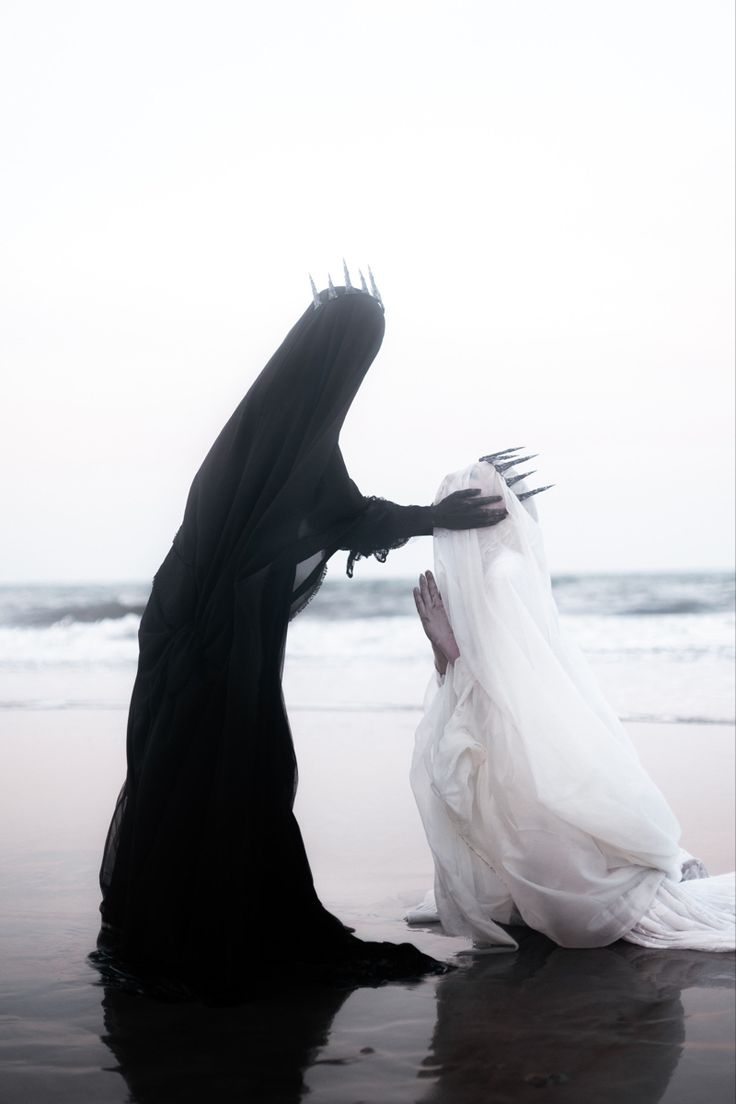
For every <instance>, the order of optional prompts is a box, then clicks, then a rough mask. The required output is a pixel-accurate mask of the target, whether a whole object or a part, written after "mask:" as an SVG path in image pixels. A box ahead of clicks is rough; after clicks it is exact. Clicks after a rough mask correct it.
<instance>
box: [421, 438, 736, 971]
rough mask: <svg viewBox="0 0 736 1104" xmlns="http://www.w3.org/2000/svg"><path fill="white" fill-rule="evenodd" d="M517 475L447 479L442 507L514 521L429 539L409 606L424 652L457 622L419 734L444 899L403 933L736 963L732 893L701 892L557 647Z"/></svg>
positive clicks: (538, 543)
mask: <svg viewBox="0 0 736 1104" xmlns="http://www.w3.org/2000/svg"><path fill="white" fill-rule="evenodd" d="M508 459H509V458H508V457H506V461H507V463H506V464H505V465H504V464H501V463H499V462H498V461H497V462H496V463H497V464H498V468H499V469H504V467H505V469H507V470H506V471H504V472H503V474H502V471H501V470H497V469H496V467H495V466H494V464H493V463H489V462H479V463H478V464H473V465H471V466H470V467H469V468H467V469H466V470H464V471H461V472H457V473H455V474H453V475H449V476H447V478H446V479H445V480H444V482H443V483H442V485H441V487H440V488H439V491H438V495H437V497H438V499H439V498H442V497H444V496H445V495H447V494H450V493H452V492H453V491H457V490H464V489H466V488H470V487H479V488H480V490H481V493H482V494H483V495H492V494H501V495H502V496H503V498H504V501H505V505H506V507H507V510H508V519H507V520H506V521H505V522H503V523H502V524H500V525H497V526H495V527H493V528H490V529H471V530H466V531H464V532H451V531H449V530H442V529H437V530H435V534H434V555H435V574H436V577H437V579H436V583H435V581H434V579H433V578H432V576H431V573H430V574H428V576H423V577H422V582H421V588H420V590H419V591H417V592H415V596H416V597H417V606H418V609H419V611H420V616H421V615H422V608H423V607H424V612H425V614H426V617H425V616H423V617H422V619H423V622H424V624H425V630H427V632H428V635H429V636H430V639H432V634H431V632H430V631H429V628H428V620H429V621H431V622H432V623H433V624H434V625H435V635H437V633H438V632H439V634H440V636H441V635H442V633H441V630H439V629H437V628H436V626H437V625H441V623H442V618H443V617H445V611H446V618H445V625H446V632H449V633H450V636H451V637H452V636H453V634H454V641H455V644H456V646H455V648H454V649H453V648H452V646H451V647H450V648H448V649H447V650H448V651H451V652H452V651H454V655H451V656H449V657H448V658H449V659H450V660H451V661H450V662H449V663H446V664H444V666H445V667H446V671H445V673H444V675H443V676H442V677H441V678H437V677H435V678H433V679H432V683H431V685H430V687H429V689H428V692H427V697H426V701H425V712H424V717H423V720H422V721H421V723H420V725H419V728H418V730H417V735H416V747H415V752H414V758H413V764H412V771H411V781H412V787H413V790H414V794H415V797H416V801H417V804H418V807H419V811H420V814H421V817H422V820H423V822H424V827H425V830H426V833H427V839H428V841H429V845H430V847H431V849H432V853H433V856H434V862H435V889H434V893H433V894H432V893H430V894H428V897H427V899H426V900H425V902H424V904H423V906H420V907H419V908H418V909H417V910H414V911H413V912H412V913H411V914H410V916H409V917H408V918H409V919H411V920H414V921H418V920H425V921H426V920H429V919H432V918H437V919H440V920H441V922H442V924H443V927H444V928H445V930H446V931H447V932H449V933H452V934H465V935H468V936H470V937H472V939H473V940H474V941H475V942H476V943H477V944H483V943H485V944H491V945H496V946H506V947H508V948H509V949H513V948H514V947H515V946H516V943H515V941H514V939H513V938H512V936H511V935H510V934H509V933H508V932H507V931H505V930H504V929H503V928H502V927H500V926H499V924H506V925H512V924H514V923H520V922H522V923H524V924H526V925H528V926H530V927H532V928H535V929H537V930H538V931H541V932H543V933H544V934H546V935H547V936H549V937H550V938H551V939H553V940H555V941H556V942H557V943H558V944H560V945H561V946H563V947H602V946H606V945H607V944H610V943H613V942H614V941H615V940H617V939H620V938H625V939H628V940H631V941H632V942H635V943H639V944H641V945H642V946H646V947H683V948H691V949H702V950H711V951H726V950H733V949H734V946H735V942H734V876H733V874H731V875H722V876H719V877H713V878H710V877H703V875H705V874H706V871H705V868H704V867H703V866H702V864H701V863H700V862H699V861H698V860H694V859H693V858H692V856H690V855H688V854H687V853H685V852H683V851H682V850H681V849H680V845H679V839H680V826H679V824H678V822H677V819H676V818H675V815H674V813H673V812H672V810H671V809H670V807H669V805H668V803H667V801H666V800H665V798H664V796H663V795H662V793H661V792H660V791H659V789H658V788H657V786H656V785H655V783H654V782H653V781H652V779H651V778H650V777H649V775H648V774H647V772H646V771H645V770H644V767H643V766H642V764H641V762H640V761H639V758H638V756H637V753H636V751H635V749H634V747H633V745H632V743H631V740H630V739H629V737H628V735H627V733H626V731H625V730H624V728H623V725H622V724H621V722H620V721H619V719H618V717H617V716H616V715H615V714H614V712H613V711H612V709H611V708H610V706H609V705H608V703H607V702H606V700H605V699H604V697H603V695H602V693H601V691H600V689H599V687H598V685H597V683H596V680H595V678H594V676H593V674H592V672H591V670H590V668H589V667H588V664H587V662H586V660H585V659H584V657H583V656H582V654H581V653H580V651H579V650H578V649H577V647H576V646H575V645H574V644H573V643H572V642H571V641H570V640H568V639H567V638H566V637H565V635H564V633H563V632H562V630H561V628H560V624H559V619H558V613H557V609H556V606H555V602H554V599H553V597H552V589H551V583H550V576H549V572H548V570H547V566H546V562H545V556H544V549H543V543H542V535H541V530H540V527H539V525H538V523H537V518H536V510H535V508H534V504H533V500H532V499H530V498H527V499H526V500H525V501H523V502H522V501H520V498H519V497H517V496H518V495H521V496H522V497H523V493H524V483H523V481H522V480H518V479H517V480H514V478H513V467H511V466H510V464H509V463H508ZM509 477H511V478H509ZM509 484H514V489H513V490H511V487H510V485H509ZM430 584H431V585H430ZM437 586H438V587H439V591H438V590H437ZM440 595H441V596H440ZM443 603H444V604H443ZM429 607H433V608H431V609H430V608H429ZM448 619H449V624H448V623H447V621H448ZM433 643H434V646H435V655H436V656H437V655H438V654H439V655H440V658H441V655H442V649H441V647H440V648H439V649H438V647H437V645H436V642H433Z"/></svg>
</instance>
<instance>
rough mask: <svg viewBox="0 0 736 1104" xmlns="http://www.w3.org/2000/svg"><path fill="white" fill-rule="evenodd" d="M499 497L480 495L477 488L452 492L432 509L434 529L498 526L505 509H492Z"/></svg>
mask: <svg viewBox="0 0 736 1104" xmlns="http://www.w3.org/2000/svg"><path fill="white" fill-rule="evenodd" d="M501 501H502V499H501V495H481V491H480V488H479V487H468V488H467V489H466V490H464V491H454V492H453V494H449V495H447V497H446V498H443V499H442V501H441V502H438V503H437V505H436V506H434V507H433V508H432V514H433V522H434V526H435V528H436V529H482V528H485V527H486V526H488V525H498V523H499V521H503V519H504V518H505V517H506V508H505V507H501V508H498V509H494V508H493V506H492V504H493V503H495V502H501Z"/></svg>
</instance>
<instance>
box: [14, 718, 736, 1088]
mask: <svg viewBox="0 0 736 1104" xmlns="http://www.w3.org/2000/svg"><path fill="white" fill-rule="evenodd" d="M418 717H419V713H418V711H415V710H414V711H412V710H398V711H395V712H391V711H386V710H384V711H380V712H376V713H370V712H369V711H347V710H346V711H339V710H332V711H329V712H327V711H320V710H312V709H305V710H300V709H298V708H294V709H292V711H291V723H292V729H293V734H294V743H295V747H296V750H297V757H298V760H299V769H300V785H299V791H298V797H297V803H296V812H297V817H298V819H299V823H300V825H301V828H302V832H303V835H304V838H305V843H306V846H307V851H308V854H309V856H310V860H311V863H312V868H313V872H314V876H315V882H316V885H317V888H318V892H319V893H320V896H321V897H322V899H323V901H324V902H325V904H326V905H327V906H328V907H329V908H330V909H331V910H332V911H334V912H336V913H337V914H338V915H339V916H340V917H341V919H343V921H344V922H346V923H348V924H350V925H351V926H354V927H355V928H356V931H357V934H358V935H359V936H362V937H363V938H369V939H388V940H392V941H395V942H401V941H411V942H413V943H415V944H416V945H417V946H419V947H420V948H421V949H422V950H424V951H426V952H427V953H431V954H434V955H435V956H437V957H440V958H445V959H448V960H452V961H454V962H455V963H459V964H460V967H461V968H460V969H459V970H458V971H455V972H454V973H453V974H451V975H449V976H448V977H447V978H441V979H439V980H438V979H428V980H426V981H423V982H420V983H417V984H414V985H390V986H385V987H382V988H379V989H376V990H365V989H361V990H356V991H355V992H353V993H348V992H345V991H340V992H324V993H322V994H321V995H320V996H318V995H315V994H312V995H311V996H309V995H307V994H304V993H302V994H290V995H288V997H284V996H283V995H279V994H273V995H272V996H270V997H269V998H268V999H264V1001H261V1002H260V1004H257V1005H252V1006H247V1007H245V1008H240V1009H238V1010H234V1011H232V1012H231V1014H229V1015H226V1014H224V1011H223V1010H218V1011H217V1012H214V1011H212V1010H205V1009H203V1007H202V1006H196V1008H195V1007H193V1006H192V1007H190V1006H186V1007H187V1008H188V1009H189V1010H188V1011H187V1010H186V1008H182V1007H178V1011H177V1010H172V1009H171V1008H166V1007H165V1006H161V1005H159V1004H157V1003H156V1002H151V1001H149V1000H147V999H146V998H142V997H135V996H131V995H130V994H125V993H119V992H115V991H112V990H109V989H108V990H105V989H104V988H102V987H101V986H100V983H99V978H98V977H97V976H96V974H95V972H94V971H93V970H92V969H91V967H90V966H89V964H88V963H87V961H86V955H87V954H88V952H89V951H90V950H91V949H92V948H93V946H94V941H95V937H96V933H97V926H98V913H97V906H98V901H99V894H98V890H97V884H96V874H97V866H98V863H99V858H100V853H101V848H102V842H103V839H104V834H105V832H106V830H107V825H108V820H109V817H110V814H111V811H112V807H113V804H114V801H115V797H116V795H117V792H118V789H119V787H120V784H121V783H122V780H123V774H124V741H125V712H124V711H123V710H101V711H95V710H89V709H87V710H29V709H26V710H5V711H3V712H2V713H1V714H0V772H2V773H3V774H4V775H5V776H12V777H14V778H15V779H16V780H17V784H16V785H15V786H14V787H12V788H10V790H9V792H8V798H7V800H6V801H5V802H4V803H3V806H2V808H0V882H1V885H0V901H1V902H2V905H1V906H0V958H1V959H2V961H3V971H2V980H1V981H0V1017H1V1018H2V1020H1V1022H2V1026H3V1042H2V1043H1V1044H0V1094H1V1095H2V1099H3V1100H4V1101H5V1102H7V1104H16V1102H19V1104H20V1102H21V1101H27V1100H29V1099H32V1100H34V1102H38V1104H46V1101H48V1102H51V1101H59V1100H62V1101H66V1100H69V1101H74V1102H75V1104H78V1102H79V1101H86V1100H89V1101H90V1102H94V1104H107V1102H110V1104H118V1102H120V1104H122V1102H123V1101H124V1100H129V1099H132V1100H136V1101H138V1100H140V1101H156V1102H157V1104H158V1102H160V1101H168V1100H171V1101H177V1102H180V1101H185V1102H186V1101H189V1100H195V1099H197V1100H201V1099H202V1098H203V1096H207V1098H208V1099H211V1100H223V1101H225V1100H230V1099H232V1096H231V1095H229V1094H230V1093H231V1092H232V1091H233V1086H239V1090H238V1091H240V1089H242V1091H243V1093H245V1092H246V1090H247V1091H248V1092H250V1093H251V1094H255V1096H251V1098H254V1099H257V1100H258V1101H259V1104H260V1102H270V1101H274V1102H275V1101H291V1100H293V1101H297V1100H300V1099H301V1096H302V1094H303V1091H304V1090H305V1088H309V1089H310V1092H311V1095H310V1096H309V1099H310V1100H312V1101H313V1102H315V1104H318V1102H321V1101H325V1102H328V1101H334V1102H335V1104H346V1102H350V1101H359V1100H360V1101H365V1102H366V1104H374V1102H375V1104H393V1102H396V1104H404V1102H410V1101H411V1102H414V1101H425V1100H426V1101H432V1102H433V1104H437V1102H444V1101H447V1102H450V1101H452V1102H453V1104H455V1102H456V1104H475V1101H478V1102H479V1104H480V1101H487V1099H488V1096H487V1092H488V1091H489V1087H490V1086H495V1087H496V1089H497V1091H498V1094H499V1095H498V1097H497V1098H498V1099H499V1100H502V1099H514V1100H515V1101H516V1100H519V1101H522V1102H523V1101H525V1100H526V1099H527V1098H528V1099H534V1100H536V1099H539V1096H538V1093H539V1087H540V1086H544V1087H545V1098H546V1099H550V1100H553V1101H557V1100H560V1101H565V1102H566V1104H567V1102H569V1101H577V1100H580V1101H581V1102H582V1101H583V1100H590V1099H596V1100H597V1101H608V1100H609V1099H610V1100H611V1101H613V1100H614V1099H615V1100H621V1099H627V1100H632V1101H639V1100H641V1101H650V1100H651V1101H654V1100H663V1101H666V1102H667V1104H675V1102H676V1101H682V1102H683V1104H685V1102H688V1104H690V1102H691V1101H692V1100H693V1099H696V1098H700V1099H708V1101H709V1102H710V1104H721V1101H723V1102H724V1104H725V1102H726V1101H727V1100H728V1101H729V1102H730V1100H731V1099H732V1096H731V1090H732V1081H731V1076H732V1073H731V1071H732V1067H733V1052H734V1048H733V1033H732V1031H733V967H734V956H733V955H731V954H726V955H712V954H703V953H698V952H642V951H640V950H639V948H636V947H633V946H628V949H627V945H624V944H615V945H614V946H613V947H612V948H604V949H601V950H600V951H562V950H560V949H559V948H555V947H553V946H552V945H551V944H549V941H546V940H544V939H543V938H542V937H533V936H532V937H531V939H527V941H526V943H525V944H523V945H522V947H521V948H520V951H519V952H517V953H516V954H498V955H493V956H490V960H489V959H488V958H486V959H481V958H477V957H474V956H472V955H471V956H464V955H462V954H461V952H463V951H468V950H469V944H468V941H467V940H465V939H463V938H460V937H447V936H445V935H443V934H442V933H441V931H440V930H439V929H438V928H437V926H436V925H435V926H429V925H428V926H426V927H425V928H423V929H421V928H416V927H414V928H409V926H408V925H407V924H406V923H405V922H404V920H403V916H404V913H405V911H406V909H407V907H408V906H410V905H411V904H413V903H416V902H417V901H419V900H420V899H421V898H422V897H423V896H424V893H425V891H426V889H427V888H429V886H430V885H431V880H432V863H431V856H430V854H429V851H428V848H427V845H426V842H425V840H424V835H423V831H422V828H421V824H420V822H419V818H418V814H417V812H416V809H415V807H414V803H413V798H412V796H411V792H410V789H409V783H408V763H409V760H410V758H411V751H412V745H413V731H414V728H415V726H416V723H417V720H418ZM627 728H628V730H629V731H630V733H631V735H632V737H633V739H634V742H635V744H636V746H637V748H638V750H639V754H640V755H641V758H642V760H643V762H644V764H645V766H646V767H647V769H648V770H649V771H650V773H652V775H653V777H654V778H655V780H656V781H657V782H658V784H659V785H660V787H661V788H662V790H663V792H664V793H665V795H666V796H667V798H668V799H669V800H670V802H671V804H672V805H673V808H674V809H675V811H676V813H677V815H678V817H679V818H680V821H681V824H682V828H683V844H684V846H686V847H687V848H688V849H689V850H691V851H693V852H694V853H696V854H699V855H700V856H701V857H702V858H703V859H704V861H705V862H706V864H707V865H708V866H709V867H710V869H711V872H712V873H720V872H722V871H725V870H726V869H733V866H734V840H733V830H732V825H733V807H734V794H733V770H732V764H733V737H734V728H733V726H720V725H669V724H635V725H628V726H627ZM294 923H295V924H298V917H294ZM249 950H250V949H246V951H245V953H248V951H249ZM253 953H256V954H262V953H267V954H268V953H275V954H277V953H278V948H270V947H269V946H268V936H267V907H266V908H265V910H264V947H263V949H261V950H259V949H257V948H255V949H253ZM458 955H460V957H458ZM655 1007H658V1008H659V1010H660V1013H661V1015H660V1016H659V1018H658V1019H657V1018H655V1017H654V1016H653V1014H652V1009H653V1008H655ZM583 1020H585V1023H587V1024H588V1027H589V1030H587V1034H586V1033H583V1034H581V1032H582V1029H583ZM565 1024H567V1028H566V1027H565ZM591 1025H592V1026H591ZM246 1036H247V1039H250V1043H248V1042H247V1040H246V1041H245V1042H244V1038H245V1037H246ZM182 1038H187V1040H188V1043H187V1047H186V1048H183V1047H182V1043H181V1040H182ZM152 1041H155V1047H154V1045H153V1042H152ZM251 1044H252V1045H251ZM187 1048H188V1049H187ZM499 1050H502V1051H503V1052H504V1054H505V1056H506V1057H505V1059H504V1061H500V1060H497V1057H496V1058H494V1057H493V1056H494V1055H495V1056H497V1055H498V1053H499ZM111 1051H112V1054H113V1055H114V1060H113V1058H112V1056H111ZM612 1054H614V1055H615V1058H612ZM244 1055H245V1058H244ZM655 1055H656V1056H658V1057H657V1059H656V1061H655V1060H654V1056H655ZM247 1062H250V1072H249V1073H246V1072H245V1066H244V1063H245V1064H247ZM627 1071H628V1072H627ZM287 1072H288V1074H289V1076H288V1077H287V1078H286V1082H288V1084H287V1083H286V1082H285V1080H284V1078H285V1077H286V1074H287ZM634 1073H636V1077H635V1078H634ZM647 1077H648V1078H649V1081H647ZM545 1078H546V1079H547V1080H546V1081H545ZM555 1078H558V1080H557V1081H555ZM560 1078H561V1080H559V1079H560ZM540 1079H541V1080H540ZM696 1084H697V1085H699V1086H700V1089H699V1090H698V1091H699V1094H700V1095H699V1096H692V1095H687V1094H688V1093H692V1092H694V1091H695V1085H696ZM254 1086H255V1087H254ZM637 1086H638V1087H637ZM706 1089H707V1091H706ZM504 1094H506V1095H504ZM586 1094H587V1095H586ZM617 1094H618V1095H617Z"/></svg>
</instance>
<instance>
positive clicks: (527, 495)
mask: <svg viewBox="0 0 736 1104" xmlns="http://www.w3.org/2000/svg"><path fill="white" fill-rule="evenodd" d="M552 487H554V483H548V484H547V486H546V487H535V488H534V490H533V491H523V492H522V494H520V495H517V496H516V497H517V498H518V500H519V502H523V501H524V499H525V498H531V497H532V495H538V494H541V493H542V491H549V490H551V489H552Z"/></svg>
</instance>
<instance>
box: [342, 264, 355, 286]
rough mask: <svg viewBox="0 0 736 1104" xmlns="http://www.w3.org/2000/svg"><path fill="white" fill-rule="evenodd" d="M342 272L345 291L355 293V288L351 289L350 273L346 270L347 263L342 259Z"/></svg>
mask: <svg viewBox="0 0 736 1104" xmlns="http://www.w3.org/2000/svg"><path fill="white" fill-rule="evenodd" d="M342 271H343V275H344V277H345V290H346V291H355V288H354V287H353V284H352V281H351V279H350V272H349V270H348V266H347V262H346V261H345V258H344V257H343V259H342Z"/></svg>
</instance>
